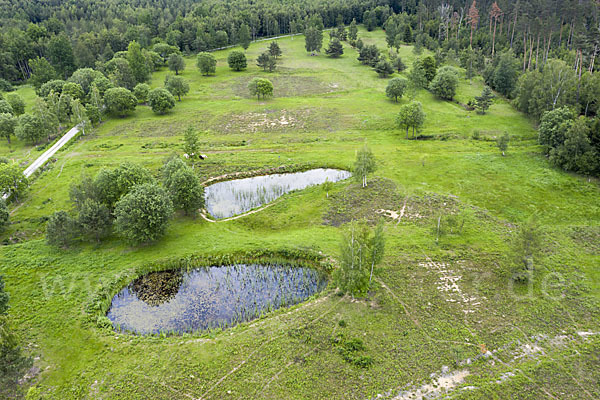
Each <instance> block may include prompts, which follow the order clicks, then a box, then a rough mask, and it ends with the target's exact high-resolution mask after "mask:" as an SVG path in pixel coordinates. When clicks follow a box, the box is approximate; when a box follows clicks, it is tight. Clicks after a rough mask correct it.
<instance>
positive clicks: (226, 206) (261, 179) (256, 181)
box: [204, 168, 352, 219]
mask: <svg viewBox="0 0 600 400" xmlns="http://www.w3.org/2000/svg"><path fill="white" fill-rule="evenodd" d="M351 175H352V174H351V173H350V172H348V171H343V170H339V169H326V168H317V169H311V170H309V171H304V172H295V173H286V174H273V175H263V176H255V177H252V178H245V179H234V180H231V181H224V182H218V183H215V184H212V185H210V186H207V187H206V188H205V190H204V196H205V200H206V201H205V204H206V209H207V211H208V213H209V214H210V215H212V216H213V217H214V218H217V219H222V218H229V217H233V216H234V215H238V214H243V213H245V212H247V211H250V210H252V209H253V208H256V207H259V206H262V205H263V204H267V203H270V202H272V201H273V200H275V199H277V198H278V197H281V196H282V195H284V194H285V193H288V192H291V191H293V190H299V189H304V188H306V187H308V186H313V185H319V184H322V183H325V182H327V181H329V182H337V181H341V180H344V179H347V178H349V177H350V176H351Z"/></svg>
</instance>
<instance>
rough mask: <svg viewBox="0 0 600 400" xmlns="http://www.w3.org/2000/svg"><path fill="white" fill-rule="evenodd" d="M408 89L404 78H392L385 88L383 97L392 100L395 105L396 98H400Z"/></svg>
mask: <svg viewBox="0 0 600 400" xmlns="http://www.w3.org/2000/svg"><path fill="white" fill-rule="evenodd" d="M407 87H408V81H407V80H406V79H404V78H392V79H390V81H389V82H388V85H387V87H386V88H385V95H386V96H387V97H389V98H390V99H394V101H395V102H396V103H397V102H398V98H399V97H402V95H403V94H404V92H405V91H406V88H407Z"/></svg>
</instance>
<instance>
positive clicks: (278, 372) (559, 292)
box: [0, 30, 600, 399]
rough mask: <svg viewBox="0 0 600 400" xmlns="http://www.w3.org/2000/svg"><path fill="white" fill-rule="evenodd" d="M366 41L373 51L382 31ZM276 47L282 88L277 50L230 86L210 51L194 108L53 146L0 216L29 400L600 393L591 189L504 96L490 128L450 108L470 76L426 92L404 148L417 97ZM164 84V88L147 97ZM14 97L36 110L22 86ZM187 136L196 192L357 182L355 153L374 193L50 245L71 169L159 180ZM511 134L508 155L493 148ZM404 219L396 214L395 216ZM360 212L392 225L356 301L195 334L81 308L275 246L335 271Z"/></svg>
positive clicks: (285, 43) (355, 66)
mask: <svg viewBox="0 0 600 400" xmlns="http://www.w3.org/2000/svg"><path fill="white" fill-rule="evenodd" d="M324 36H325V40H324V42H325V43H324V47H326V45H327V40H328V35H327V33H325V35H324ZM359 36H360V37H361V38H362V40H363V41H364V42H365V43H367V44H370V43H375V44H377V45H378V47H379V48H380V49H383V48H385V35H384V33H383V32H382V31H381V30H377V31H374V32H366V31H364V30H361V31H360V32H359ZM278 42H279V45H280V46H281V49H282V51H283V56H282V58H281V59H280V61H279V64H278V68H277V71H276V72H273V73H268V72H263V71H262V70H261V69H259V68H258V67H257V66H256V62H255V59H256V57H257V56H258V55H259V54H260V53H261V52H263V51H264V50H265V49H266V48H267V46H268V43H269V42H268V41H263V42H256V43H252V44H251V45H250V48H249V49H248V50H247V51H246V55H247V57H248V69H247V70H246V71H242V72H233V71H230V70H229V68H228V67H227V61H226V59H227V54H228V51H229V50H225V51H218V52H216V53H215V56H216V57H217V59H218V64H217V72H216V75H214V76H208V77H206V76H202V75H201V74H200V72H199V71H198V69H197V68H196V60H195V57H194V58H192V57H190V58H186V69H185V71H183V73H182V76H183V77H184V78H185V79H186V80H188V81H189V83H190V93H189V94H188V95H187V96H185V97H184V98H183V99H182V101H181V102H177V105H176V107H175V108H174V109H173V111H172V112H171V113H169V114H167V115H164V116H157V115H155V114H154V113H152V111H151V110H150V108H149V107H147V106H139V107H138V108H137V110H136V111H135V113H133V114H132V115H131V116H129V117H126V118H110V119H108V120H106V121H105V122H104V123H102V124H101V125H100V126H99V127H97V128H96V129H94V130H93V131H92V132H90V133H88V134H86V135H85V136H81V137H79V138H78V140H77V141H76V142H74V143H72V144H69V145H67V146H66V147H65V148H64V149H62V150H61V151H59V152H58V153H57V155H56V156H55V159H54V160H52V162H51V163H50V164H49V165H48V166H47V167H46V168H45V169H44V171H43V172H42V173H40V174H39V176H37V177H36V178H35V179H34V180H33V182H32V185H31V187H30V190H29V193H28V195H27V196H26V198H25V199H24V201H23V202H22V203H21V204H18V205H12V206H11V222H12V223H11V225H10V226H9V227H8V228H7V230H6V231H5V232H3V233H2V235H1V239H2V240H3V242H4V244H7V245H5V246H2V247H0V274H2V275H4V276H5V280H6V289H7V291H8V292H9V294H10V296H11V303H10V305H11V309H10V312H9V315H10V318H11V319H12V320H13V322H14V326H15V327H16V329H17V330H18V332H19V334H20V336H21V337H22V338H23V341H24V344H25V347H26V349H27V350H28V351H29V352H30V353H31V354H32V356H34V357H36V361H35V365H36V367H38V368H39V373H38V374H37V375H36V376H35V377H34V378H33V379H32V380H31V382H30V383H31V384H33V385H34V386H33V387H32V389H30V391H29V396H30V398H32V399H37V398H44V399H46V398H47V399H82V398H90V399H147V398H150V397H153V398H157V399H190V398H191V399H370V398H375V397H376V396H377V395H381V396H382V397H381V398H394V397H395V396H398V395H400V394H401V393H404V394H405V395H406V396H409V395H411V394H415V395H416V394H418V393H421V392H422V391H425V390H427V391H429V392H434V393H435V392H436V391H437V392H439V395H440V396H442V397H443V396H449V397H451V398H453V399H505V398H519V399H540V398H554V399H593V398H599V397H600V388H599V387H598V381H599V380H600V369H599V368H598V362H599V361H598V360H599V359H600V336H598V335H597V333H598V326H600V309H599V300H600V268H599V265H600V200H599V199H600V188H599V185H598V181H597V180H588V179H587V178H583V177H580V176H575V175H572V174H568V173H565V172H563V171H560V170H558V169H555V168H552V167H551V166H550V165H549V164H548V162H547V160H546V159H545V158H544V157H543V156H542V155H541V151H540V149H539V148H538V146H537V141H536V138H537V133H536V130H535V126H534V124H533V123H532V121H530V120H528V119H527V118H526V117H525V116H524V115H523V114H521V113H519V112H517V111H515V110H514V109H513V107H512V106H511V105H510V104H509V102H508V101H506V100H504V99H501V98H496V99H495V101H494V104H493V105H492V107H491V109H490V110H489V111H488V113H487V114H486V115H478V114H477V113H475V112H474V111H467V110H466V109H465V108H464V107H463V106H462V105H461V104H460V103H466V102H467V101H468V99H470V98H472V97H474V96H476V95H478V94H479V93H481V90H482V89H483V82H482V80H481V78H476V79H474V80H473V81H472V83H470V82H469V81H468V80H466V79H464V78H463V79H461V83H460V87H459V90H458V95H457V102H447V101H442V100H439V99H436V98H435V97H433V96H432V95H431V94H430V93H429V92H427V91H421V92H420V93H419V94H418V96H417V100H419V101H421V102H422V103H423V108H424V110H425V112H426V114H427V117H426V122H425V125H424V127H423V130H422V132H421V135H422V136H423V139H422V140H406V139H405V137H404V132H403V131H402V130H400V129H397V127H396V124H395V118H396V114H397V112H398V108H399V106H400V105H401V104H406V103H407V102H408V101H409V100H408V99H407V98H406V97H405V98H403V99H402V100H401V101H399V103H394V102H393V101H390V100H389V99H388V98H386V96H385V87H386V85H387V81H388V80H387V79H381V78H379V77H378V76H377V74H376V73H375V72H374V71H373V70H372V69H371V68H369V67H366V66H363V65H361V64H360V63H359V62H358V61H357V60H356V57H357V53H356V51H355V50H353V49H351V48H350V47H349V46H348V45H347V44H344V55H343V56H342V58H340V59H330V58H327V57H326V56H325V55H324V54H320V55H318V56H311V55H309V54H308V53H306V51H305V49H304V38H303V37H302V36H296V37H293V38H289V37H288V38H283V39H279V40H278ZM399 54H400V56H401V57H402V59H403V61H404V62H405V64H406V65H407V66H410V65H411V64H412V61H413V60H414V59H415V57H416V56H415V55H414V54H413V52H412V48H411V47H409V46H405V47H402V48H401V49H400V51H399ZM167 73H168V71H167V70H166V69H163V70H161V71H158V72H155V73H154V74H153V76H152V81H151V86H152V87H158V86H162V84H163V81H164V79H165V76H166V74H167ZM256 76H260V77H267V78H268V79H270V80H271V81H272V82H273V84H274V88H275V89H274V97H273V98H272V99H267V100H260V101H258V100H257V99H255V98H250V97H249V95H248V90H247V83H248V82H249V81H250V80H251V79H252V78H253V77H256ZM394 76H398V74H395V75H394ZM19 93H21V94H22V95H23V96H24V97H26V99H27V101H28V102H31V101H33V90H32V89H31V88H29V87H24V88H21V89H19ZM189 126H192V127H194V128H195V129H197V130H198V131H201V132H202V133H201V135H200V142H201V145H202V148H203V150H202V152H203V154H206V155H207V159H206V160H203V161H202V162H201V163H200V165H199V166H198V169H197V170H198V174H199V175H200V176H201V177H202V178H203V179H202V180H205V179H208V178H210V177H214V176H218V175H221V174H224V173H232V172H238V171H251V170H259V169H263V168H271V167H277V166H281V165H286V166H302V167H306V168H308V167H335V168H341V169H352V165H353V162H354V158H355V151H356V150H357V149H359V148H360V147H361V146H362V145H363V143H364V142H365V141H366V142H367V143H368V145H369V147H370V148H371V149H372V151H373V153H374V154H375V156H376V158H377V161H378V169H377V171H376V172H375V173H374V174H373V176H372V177H370V180H369V185H368V187H367V188H365V189H362V188H360V185H359V184H356V183H354V182H352V181H344V182H339V183H336V184H334V185H333V188H332V189H331V190H330V191H329V193H328V194H327V193H326V192H325V190H324V188H323V187H318V186H317V187H311V188H308V189H306V190H302V191H298V192H293V193H290V194H287V195H285V196H284V197H283V198H282V199H280V200H279V201H277V202H276V203H275V204H274V205H273V206H271V207H268V208H266V209H265V210H263V211H260V212H257V213H255V214H252V215H248V216H246V217H243V218H239V219H236V220H232V221H227V222H221V223H210V222H207V221H204V220H203V219H201V218H196V219H192V218H186V217H183V216H177V217H176V218H175V219H174V220H173V222H172V223H171V225H170V226H169V228H168V230H167V234H166V236H165V237H164V238H163V239H161V240H160V241H158V242H157V243H154V244H152V245H148V246H141V247H130V246H128V245H127V244H126V243H124V242H123V241H121V240H120V239H118V238H116V237H115V238H111V239H109V240H107V241H105V242H103V243H102V244H98V245H91V244H86V245H78V246H76V247H74V248H72V249H69V250H58V249H55V248H52V247H50V246H48V245H47V244H46V243H45V240H44V231H45V222H46V220H47V218H48V216H49V215H50V214H51V213H53V212H54V211H57V210H69V209H70V208H71V204H70V202H69V186H70V185H71V184H73V183H76V182H78V181H80V179H81V177H82V175H85V174H89V175H94V174H95V173H97V172H98V171H99V170H100V169H101V168H103V167H115V166H117V165H119V164H120V163H122V162H123V161H131V162H136V163H140V164H142V165H144V166H145V167H147V168H149V169H150V170H151V171H152V172H153V173H154V174H155V175H156V176H158V171H159V168H160V166H161V165H162V163H163V161H164V159H165V158H166V157H168V156H169V155H171V154H173V153H179V154H181V153H182V141H183V132H184V131H185V129H187V128H188V127H189ZM504 132H508V133H509V134H510V135H511V141H510V147H509V149H508V152H507V154H506V156H505V157H503V156H502V154H501V153H500V151H499V150H498V149H497V147H496V142H495V138H496V136H498V135H501V134H503V133H504ZM41 152H42V151H41V150H40V149H39V148H36V147H28V146H26V145H25V144H23V143H20V142H19V141H17V140H14V141H13V144H12V147H11V148H9V147H8V145H7V144H6V143H1V144H0V156H6V157H10V158H13V159H15V160H16V161H18V162H20V163H22V164H23V165H27V164H28V163H29V162H31V161H32V160H33V159H35V157H36V156H37V155H39V154H41ZM401 210H403V211H402V213H403V217H402V218H401V219H399V220H398V219H393V218H391V217H389V215H392V214H391V213H389V212H390V211H394V212H397V213H401ZM448 214H452V215H455V216H456V218H457V219H458V220H459V223H460V225H461V228H460V230H458V232H457V231H456V230H455V232H454V233H448V234H446V235H443V236H441V237H439V240H436V233H435V226H436V222H437V220H438V217H439V216H440V215H448ZM533 214H535V215H537V217H538V220H539V221H540V224H541V225H542V230H543V245H542V248H543V250H542V254H541V255H540V257H539V260H537V262H536V269H535V271H534V273H533V276H532V279H531V281H530V282H531V283H530V284H526V285H525V284H515V283H513V280H512V276H513V273H514V272H515V270H514V266H513V262H512V260H511V258H510V249H511V244H512V242H513V240H514V237H515V233H516V231H517V229H518V226H519V225H520V224H522V223H523V222H525V221H526V220H527V219H528V218H529V217H530V216H531V215H533ZM386 215H387V216H386ZM356 217H364V218H367V219H368V220H370V221H376V220H377V219H379V218H381V217H385V218H386V226H385V232H386V238H387V243H386V254H385V258H384V260H383V262H382V263H381V265H380V266H379V267H378V268H377V269H376V271H375V275H376V279H375V284H374V287H373V290H372V291H371V293H370V295H369V297H368V298H367V299H352V298H350V297H347V296H344V297H342V296H338V295H337V294H336V293H335V291H334V288H332V287H329V288H328V289H326V290H325V291H324V292H322V293H321V294H319V295H317V296H315V298H313V299H311V300H309V301H307V302H305V303H302V304H300V305H297V306H294V307H291V308H288V309H280V310H278V311H275V312H273V313H271V314H269V315H268V316H266V317H264V318H261V319H259V320H256V321H253V322H249V323H245V324H242V325H240V326H237V327H235V328H232V329H228V330H225V331H221V332H216V331H212V332H208V333H198V334H193V335H192V334H186V335H160V336H135V335H129V334H123V333H119V332H115V331H113V330H111V329H108V328H101V327H99V326H97V324H96V323H95V321H92V320H90V318H89V316H88V314H87V312H86V309H87V308H88V307H89V306H90V303H92V302H93V301H94V299H95V297H96V296H97V295H98V293H99V292H100V291H101V290H102V288H103V287H104V286H105V285H106V284H108V283H110V282H114V281H122V280H125V281H127V279H132V278H135V277H136V276H137V275H138V274H139V273H140V271H143V270H144V268H145V266H147V265H149V264H151V263H160V262H161V260H171V259H176V258H180V257H185V256H189V255H207V256H210V255H221V254H233V253H237V252H244V251H261V250H265V249H271V250H277V249H292V250H304V249H310V250H315V251H321V252H323V253H324V254H326V255H327V256H331V257H333V258H334V259H335V258H336V257H338V255H339V250H338V243H339V230H340V226H342V225H343V224H344V223H346V222H349V221H350V220H351V219H352V218H356ZM115 293H116V292H115ZM113 294H114V293H113ZM342 321H343V322H342ZM340 337H341V338H346V339H350V338H360V339H362V341H363V342H364V345H365V349H364V350H363V352H364V354H365V355H368V356H370V357H372V359H373V364H372V365H371V366H370V367H369V368H360V367H357V366H354V365H351V364H350V363H348V362H346V361H345V360H344V358H343V357H342V356H341V355H340V352H339V351H338V350H339V346H337V344H336V338H340ZM455 373H456V374H455ZM432 374H433V375H432ZM445 376H452V377H454V376H460V379H459V378H456V381H452V382H454V383H452V382H451V383H448V382H447V381H443V379H441V378H442V377H445ZM442 381H443V382H442ZM427 385H430V386H427ZM446 390H448V393H446V392H445V391H446ZM419 391H421V392H419ZM397 398H400V399H403V398H409V397H397Z"/></svg>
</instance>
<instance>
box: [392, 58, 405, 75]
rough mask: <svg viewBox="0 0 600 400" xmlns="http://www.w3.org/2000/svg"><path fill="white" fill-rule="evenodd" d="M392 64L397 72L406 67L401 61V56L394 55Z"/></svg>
mask: <svg viewBox="0 0 600 400" xmlns="http://www.w3.org/2000/svg"><path fill="white" fill-rule="evenodd" d="M392 66H393V67H394V69H395V70H396V71H398V72H402V71H404V70H405V69H406V65H405V64H404V62H403V61H402V58H401V57H400V56H396V57H395V58H394V59H393V60H392Z"/></svg>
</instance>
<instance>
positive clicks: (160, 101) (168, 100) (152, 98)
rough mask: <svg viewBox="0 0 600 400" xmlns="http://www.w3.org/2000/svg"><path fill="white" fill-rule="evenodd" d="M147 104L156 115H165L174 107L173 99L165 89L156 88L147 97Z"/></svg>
mask: <svg viewBox="0 0 600 400" xmlns="http://www.w3.org/2000/svg"><path fill="white" fill-rule="evenodd" d="M148 104H149V105H150V107H151V108H152V111H154V112H155V113H157V114H166V113H167V112H169V111H170V110H171V109H172V108H173V107H175V98H174V97H173V95H172V94H171V92H169V91H168V90H167V89H164V88H156V89H152V90H151V91H150V94H149V95H148Z"/></svg>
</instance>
